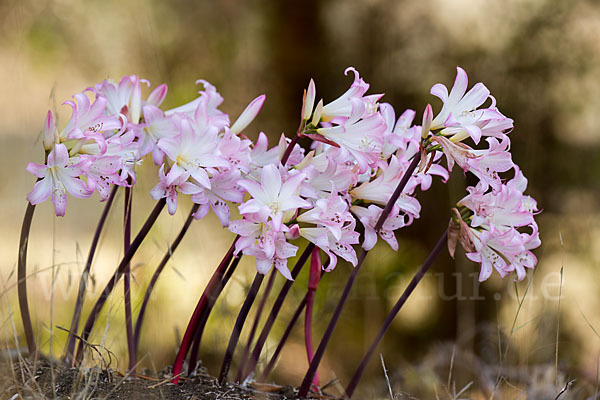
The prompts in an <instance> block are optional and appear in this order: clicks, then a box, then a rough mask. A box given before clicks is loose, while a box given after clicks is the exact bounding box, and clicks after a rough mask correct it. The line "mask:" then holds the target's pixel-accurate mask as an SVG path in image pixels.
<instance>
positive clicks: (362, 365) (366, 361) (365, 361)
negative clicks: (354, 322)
mask: <svg viewBox="0 0 600 400" xmlns="http://www.w3.org/2000/svg"><path fill="white" fill-rule="evenodd" d="M447 242H448V230H447V229H446V231H444V234H443V235H442V237H440V239H439V240H438V242H437V243H436V245H435V247H434V248H433V250H431V253H429V256H428V257H427V259H426V260H425V262H424V263H423V265H422V266H421V268H419V270H418V271H417V273H416V274H415V276H414V277H413V278H412V280H411V281H410V283H409V284H408V286H407V287H406V289H404V292H403V293H402V296H400V298H399V299H398V301H397V302H396V304H395V305H394V307H393V308H392V310H391V311H390V313H389V314H388V315H387V318H386V319H385V321H384V322H383V325H382V326H381V328H380V329H379V332H378V333H377V336H375V339H373V342H372V343H371V346H369V349H368V350H367V352H366V353H365V355H364V356H363V358H362V360H361V362H360V364H359V366H358V368H357V369H356V372H354V375H352V379H350V383H349V384H348V387H346V395H347V396H348V398H351V397H352V394H354V389H356V386H357V385H358V383H359V382H360V378H362V375H363V373H364V372H365V368H366V367H367V365H368V364H369V360H370V359H371V357H372V356H373V353H375V350H376V349H377V346H378V345H379V343H381V340H382V339H383V336H384V335H385V333H386V332H387V330H388V329H389V327H390V326H391V325H392V322H393V321H394V318H395V317H396V315H398V312H400V309H401V308H402V306H403V305H404V303H406V300H407V299H408V297H409V296H410V295H411V294H412V292H413V291H414V290H415V288H416V287H417V285H418V284H419V282H421V279H423V277H424V276H425V274H426V273H427V271H428V270H429V268H430V267H431V265H432V264H433V261H434V260H435V259H436V257H437V256H438V254H440V251H441V250H442V249H443V248H444V247H445V245H446V243H447Z"/></svg>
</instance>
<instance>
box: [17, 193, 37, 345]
mask: <svg viewBox="0 0 600 400" xmlns="http://www.w3.org/2000/svg"><path fill="white" fill-rule="evenodd" d="M34 211H35V206H34V205H33V204H31V203H29V202H28V203H27V209H26V210H25V217H24V218H23V225H22V226H21V239H20V241H19V264H18V268H17V293H18V297H19V309H20V311H21V319H22V320H23V331H24V332H25V339H26V340H27V348H28V349H29V356H30V357H35V355H36V353H37V347H36V344H35V337H34V335H33V325H32V324H31V314H29V304H28V300H27V247H28V244H29V232H30V231H31V221H32V220H33V212H34Z"/></svg>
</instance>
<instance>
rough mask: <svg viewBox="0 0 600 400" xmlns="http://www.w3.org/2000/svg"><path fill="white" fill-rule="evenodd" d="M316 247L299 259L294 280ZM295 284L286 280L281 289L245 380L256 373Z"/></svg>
mask: <svg viewBox="0 0 600 400" xmlns="http://www.w3.org/2000/svg"><path fill="white" fill-rule="evenodd" d="M314 247H315V245H314V244H313V243H309V244H308V246H306V249H304V252H303V253H302V255H301V256H300V258H298V261H297V262H296V265H295V266H294V268H293V269H292V278H293V279H296V278H297V277H298V274H299V273H300V270H302V267H303V266H304V264H305V263H306V260H308V257H309V256H310V253H311V252H312V250H313V248H314ZM293 283H294V281H289V280H286V281H285V283H284V284H283V286H282V287H281V290H280V291H279V295H278V296H277V298H276V299H275V302H274V303H273V307H272V308H271V313H270V314H269V317H268V318H267V321H266V322H265V325H264V326H263V329H262V331H261V332H260V336H259V337H258V339H257V340H256V344H255V345H254V350H253V351H252V356H251V357H250V363H249V364H248V367H247V368H246V372H245V374H244V375H245V376H244V379H246V378H247V377H248V375H249V374H250V373H251V372H252V371H254V368H256V364H257V363H258V358H259V357H260V353H261V352H262V348H263V346H264V345H265V342H266V341H267V337H268V336H269V332H271V328H272V327H273V324H274V323H275V319H276V318H277V315H278V314H279V311H280V310H281V307H282V306H283V302H284V300H285V298H286V296H287V294H288V292H289V291H290V288H291V287H292V284H293Z"/></svg>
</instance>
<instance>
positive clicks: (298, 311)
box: [258, 293, 308, 382]
mask: <svg viewBox="0 0 600 400" xmlns="http://www.w3.org/2000/svg"><path fill="white" fill-rule="evenodd" d="M307 300H308V293H306V295H304V298H303V299H302V301H300V304H298V308H296V311H295V312H294V315H293V316H292V319H291V320H290V322H289V324H288V326H287V328H285V331H284V332H283V336H281V339H280V340H279V344H278V345H277V348H276V349H275V352H274V353H273V355H272V356H271V360H269V363H268V364H267V366H266V368H265V369H264V371H263V372H262V374H261V375H260V378H259V379H258V381H259V382H264V381H265V379H267V376H269V373H271V371H272V370H273V367H274V366H275V363H276V362H277V358H278V357H279V353H281V350H282V349H283V346H284V345H285V343H286V342H287V340H288V338H289V336H290V334H291V333H292V329H293V328H294V325H295V324H296V321H298V319H299V318H300V315H302V311H304V307H306V302H307Z"/></svg>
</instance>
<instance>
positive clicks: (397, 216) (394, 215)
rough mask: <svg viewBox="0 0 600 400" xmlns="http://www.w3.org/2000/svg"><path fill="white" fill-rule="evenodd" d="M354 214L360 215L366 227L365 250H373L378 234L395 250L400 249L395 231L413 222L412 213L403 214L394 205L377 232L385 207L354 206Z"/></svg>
mask: <svg viewBox="0 0 600 400" xmlns="http://www.w3.org/2000/svg"><path fill="white" fill-rule="evenodd" d="M350 210H351V211H352V212H353V213H354V215H356V216H357V217H358V219H359V220H360V222H361V223H362V224H363V226H364V227H365V239H364V241H363V244H362V247H363V249H365V250H371V249H372V248H373V247H374V246H375V244H376V243H377V234H379V236H380V237H381V238H382V239H383V240H385V241H386V242H387V243H388V244H389V245H390V247H391V248H392V249H394V251H398V241H397V240H396V236H395V235H394V231H396V230H398V229H400V228H403V227H405V226H408V225H410V224H411V223H412V220H413V219H412V218H411V217H410V215H407V214H401V213H400V208H399V207H397V206H394V207H393V208H392V211H391V212H390V214H389V215H388V216H387V218H386V219H385V222H384V223H383V226H382V227H381V228H380V229H379V231H378V232H375V224H377V221H378V220H379V217H380V216H381V213H382V212H383V209H382V208H380V207H378V206H376V205H374V204H371V205H370V206H369V207H368V208H365V207H360V206H352V208H351V209H350Z"/></svg>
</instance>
